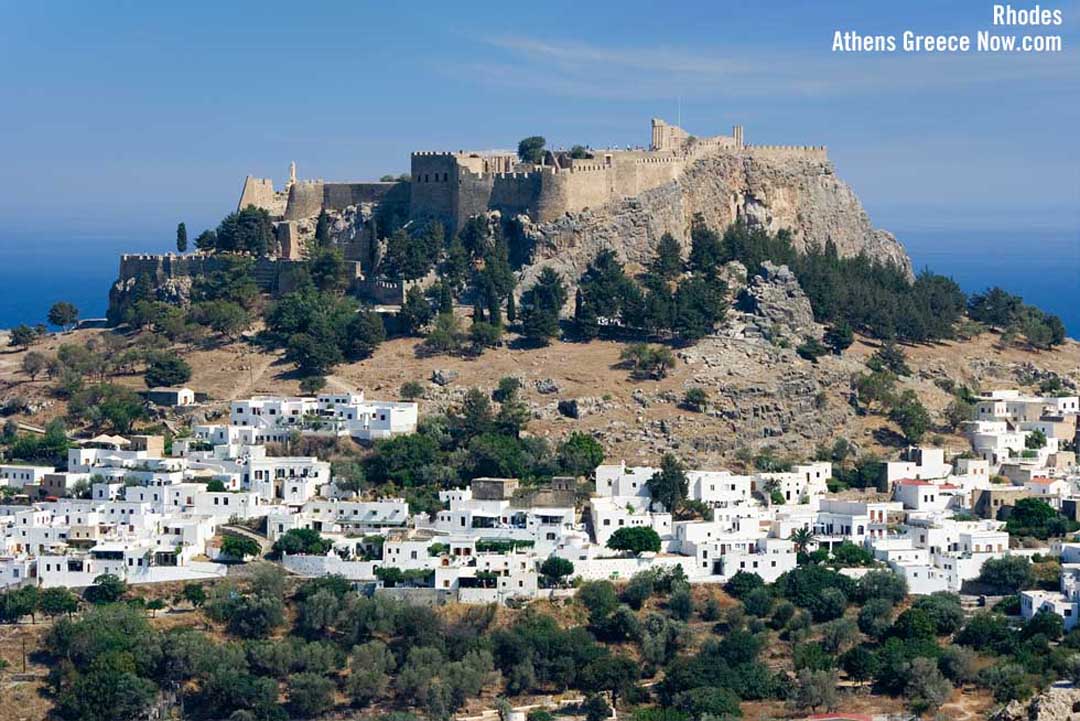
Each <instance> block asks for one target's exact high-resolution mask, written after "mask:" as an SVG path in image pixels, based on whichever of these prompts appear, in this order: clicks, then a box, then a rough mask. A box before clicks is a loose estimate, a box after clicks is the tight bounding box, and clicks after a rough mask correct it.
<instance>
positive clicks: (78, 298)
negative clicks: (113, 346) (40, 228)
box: [0, 230, 170, 328]
mask: <svg viewBox="0 0 1080 721" xmlns="http://www.w3.org/2000/svg"><path fill="white" fill-rule="evenodd" d="M168 250H170V248H169V247H168V244H167V243H163V242H161V241H158V242H156V243H153V242H148V241H147V239H146V237H145V236H134V237H129V236H124V235H119V234H118V235H92V236H88V235H79V236H73V235H72V234H71V233H64V232H56V233H48V232H33V233H11V232H5V231H3V230H0V328H11V327H12V326H15V325H18V324H19V323H26V324H28V325H33V324H35V323H45V322H46V316H47V315H48V312H49V307H50V306H51V305H52V304H53V303H55V302H56V301H58V300H66V301H70V302H72V303H74V304H75V305H76V306H77V307H78V308H79V315H80V317H81V318H98V317H104V315H105V310H106V309H107V308H108V307H109V287H110V286H111V285H112V283H113V281H115V280H116V275H117V271H118V270H119V268H120V254H121V253H138V252H146V253H160V252H165V251H168Z"/></svg>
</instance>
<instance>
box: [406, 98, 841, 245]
mask: <svg viewBox="0 0 1080 721" xmlns="http://www.w3.org/2000/svg"><path fill="white" fill-rule="evenodd" d="M652 130H653V135H652V147H651V149H649V150H644V149H638V150H621V149H610V150H604V149H598V150H592V151H590V152H591V153H592V154H593V157H592V158H589V159H582V158H576V159H569V164H567V159H566V158H562V159H561V160H559V159H556V160H554V161H552V162H554V163H555V164H546V165H529V164H525V163H521V162H516V163H515V162H514V158H513V157H512V156H510V155H507V154H506V153H501V152H488V153H466V152H463V151H459V152H432V151H424V152H416V153H413V154H412V157H411V161H412V197H411V200H410V204H409V208H410V210H409V215H410V217H412V218H414V219H419V218H428V217H436V218H441V219H443V220H444V221H445V222H447V223H449V224H451V225H452V226H453V227H455V228H460V227H461V225H462V224H463V223H464V222H465V220H466V219H467V218H469V217H470V216H473V215H476V214H479V213H484V212H487V211H490V210H498V211H500V212H502V213H504V214H508V215H517V214H520V213H526V214H528V215H529V216H530V217H531V218H532V219H533V220H534V221H535V222H537V223H546V222H550V221H552V220H555V219H557V218H560V217H562V216H564V215H565V214H567V213H573V212H579V211H582V210H585V209H587V208H598V207H600V206H603V205H606V204H608V203H611V202H614V201H618V200H622V199H624V198H632V197H637V196H640V195H642V194H643V193H647V192H649V191H651V190H654V189H656V188H659V187H661V186H664V185H666V184H668V183H672V182H674V181H677V180H678V179H679V178H680V177H681V176H682V174H683V172H684V171H685V170H686V168H687V167H688V166H689V165H691V164H692V163H694V162H696V161H697V160H699V159H701V158H702V157H705V156H707V155H711V154H717V153H720V154H727V155H731V156H737V155H740V154H746V155H749V156H752V157H760V158H771V159H794V158H803V159H811V160H820V161H823V162H824V161H827V160H828V156H827V152H826V149H825V148H824V147H823V146H772V145H766V146H747V145H744V143H743V128H742V126H738V125H737V126H734V127H733V128H732V133H731V135H718V136H714V137H710V138H695V137H693V136H690V135H689V134H688V133H686V132H685V131H683V130H682V129H681V128H678V127H677V126H673V125H667V124H666V123H664V122H663V121H661V120H658V119H654V120H653V126H652ZM550 158H551V154H549V159H550ZM508 167H512V168H514V169H515V171H516V172H507V171H505V170H503V169H505V168H508ZM490 168H497V169H499V170H497V171H491V170H489V169H490Z"/></svg>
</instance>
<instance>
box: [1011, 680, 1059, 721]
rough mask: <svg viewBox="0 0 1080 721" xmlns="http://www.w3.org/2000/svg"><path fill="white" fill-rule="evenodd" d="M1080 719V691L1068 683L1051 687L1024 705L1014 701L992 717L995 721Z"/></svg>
mask: <svg viewBox="0 0 1080 721" xmlns="http://www.w3.org/2000/svg"><path fill="white" fill-rule="evenodd" d="M1078 717H1080V689H1077V688H1074V687H1072V686H1070V685H1069V684H1067V683H1064V682H1062V683H1059V684H1057V685H1054V686H1051V687H1050V688H1048V689H1046V690H1045V691H1043V692H1042V693H1041V694H1039V695H1038V696H1036V697H1035V698H1033V699H1031V701H1029V702H1027V703H1024V702H1020V701H1013V702H1011V703H1009V704H1008V705H1007V706H1005V707H1004V708H1002V709H1001V710H1000V711H998V712H997V713H996V714H994V716H993V717H992V719H993V721H1072V719H1075V718H1078Z"/></svg>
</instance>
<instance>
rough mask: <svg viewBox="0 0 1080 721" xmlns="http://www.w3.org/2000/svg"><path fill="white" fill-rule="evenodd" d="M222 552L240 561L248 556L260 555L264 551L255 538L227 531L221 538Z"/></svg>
mask: <svg viewBox="0 0 1080 721" xmlns="http://www.w3.org/2000/svg"><path fill="white" fill-rule="evenodd" d="M221 552H222V553H224V554H225V555H227V556H231V557H232V558H235V559H237V560H238V561H243V560H244V559H245V558H247V557H248V556H252V557H258V556H259V555H260V554H261V553H262V548H260V546H259V543H258V541H256V540H255V539H253V538H248V537H247V536H238V535H236V534H232V533H226V534H225V535H224V537H223V538H222V539H221Z"/></svg>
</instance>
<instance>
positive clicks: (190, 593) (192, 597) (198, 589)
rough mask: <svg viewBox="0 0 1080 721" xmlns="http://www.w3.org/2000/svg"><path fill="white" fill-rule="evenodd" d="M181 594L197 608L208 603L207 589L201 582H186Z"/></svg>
mask: <svg viewBox="0 0 1080 721" xmlns="http://www.w3.org/2000/svg"><path fill="white" fill-rule="evenodd" d="M181 595H182V596H183V598H184V600H185V601H187V602H188V603H190V604H191V605H192V606H194V607H195V608H199V607H200V606H202V605H203V604H204V603H206V589H205V588H203V585H202V584H201V583H185V584H184V589H183V591H181Z"/></svg>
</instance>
